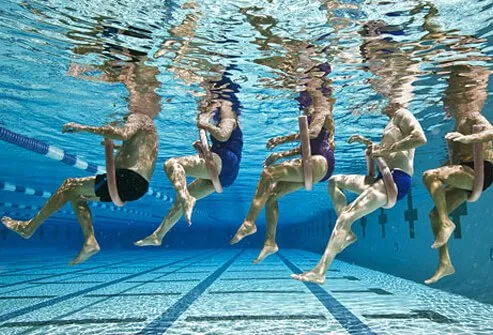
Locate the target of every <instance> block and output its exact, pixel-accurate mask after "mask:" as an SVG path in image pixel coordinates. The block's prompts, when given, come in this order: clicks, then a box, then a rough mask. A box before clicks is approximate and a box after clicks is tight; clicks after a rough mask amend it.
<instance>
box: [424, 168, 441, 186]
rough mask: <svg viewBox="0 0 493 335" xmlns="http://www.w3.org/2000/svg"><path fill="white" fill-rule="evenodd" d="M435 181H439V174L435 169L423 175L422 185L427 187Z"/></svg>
mask: <svg viewBox="0 0 493 335" xmlns="http://www.w3.org/2000/svg"><path fill="white" fill-rule="evenodd" d="M436 180H439V173H438V170H437V169H433V170H428V171H425V172H424V173H423V183H424V184H425V185H429V184H431V183H432V182H434V181H436Z"/></svg>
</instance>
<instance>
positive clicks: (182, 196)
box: [164, 153, 222, 224]
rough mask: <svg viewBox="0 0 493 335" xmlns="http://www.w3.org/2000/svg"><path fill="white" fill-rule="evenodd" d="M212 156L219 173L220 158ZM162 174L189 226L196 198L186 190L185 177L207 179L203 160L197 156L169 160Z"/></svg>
mask: <svg viewBox="0 0 493 335" xmlns="http://www.w3.org/2000/svg"><path fill="white" fill-rule="evenodd" d="M212 155H213V157H214V162H215V163H216V166H217V167H218V169H217V170H218V172H220V171H221V168H222V163H221V158H220V157H219V156H218V155H217V154H215V153H213V154H212ZM164 172H165V173H166V175H167V176H168V178H169V180H170V181H171V183H172V184H173V187H174V188H175V190H176V200H177V202H178V204H179V205H180V206H181V208H182V210H183V212H184V214H185V219H186V220H187V222H188V223H189V224H191V219H192V211H193V206H194V205H195V202H196V198H195V197H193V196H192V195H191V194H190V191H189V190H188V188H187V176H191V177H194V178H197V179H209V174H208V173H207V166H206V163H205V160H204V159H202V158H200V157H199V156H198V155H194V156H184V157H177V158H170V159H168V160H167V161H166V163H164ZM180 215H181V214H180Z"/></svg>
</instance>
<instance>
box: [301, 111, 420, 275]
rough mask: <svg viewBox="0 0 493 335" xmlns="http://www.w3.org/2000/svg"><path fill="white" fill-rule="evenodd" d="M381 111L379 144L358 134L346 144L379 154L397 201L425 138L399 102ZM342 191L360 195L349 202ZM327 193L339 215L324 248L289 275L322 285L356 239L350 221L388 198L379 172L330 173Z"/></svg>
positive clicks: (404, 190)
mask: <svg viewBox="0 0 493 335" xmlns="http://www.w3.org/2000/svg"><path fill="white" fill-rule="evenodd" d="M383 114H385V115H387V116H388V117H389V118H390V120H389V123H388V124H387V126H386V127H385V130H384V133H383V136H382V140H381V141H380V143H379V144H378V145H377V144H374V143H372V142H371V141H370V140H368V139H366V138H364V137H363V136H360V135H354V136H351V137H350V139H349V143H362V144H365V145H367V150H370V154H371V155H372V157H381V158H382V159H383V160H384V161H385V163H386V165H387V167H388V168H389V169H390V171H391V173H392V177H393V180H394V182H395V184H396V186H397V191H398V193H397V200H400V199H402V198H403V197H404V196H406V194H407V193H408V191H409V189H410V188H411V176H412V175H413V163H414V162H413V160H414V150H415V148H416V147H418V146H420V145H423V144H425V143H426V138H425V135H424V132H423V129H422V128H421V125H420V124H419V122H418V121H417V120H416V118H415V117H414V116H413V115H412V114H411V113H410V112H409V111H407V110H406V109H404V108H401V107H400V106H399V105H390V106H388V107H387V108H385V109H384V110H383ZM343 190H348V191H351V192H354V193H357V194H359V196H358V197H357V198H356V199H355V200H354V201H353V202H352V203H350V204H349V205H348V204H347V201H346V196H345V195H344V193H343ZM329 193H330V196H331V199H332V202H333V204H334V207H335V210H336V213H337V215H338V218H337V221H336V224H335V227H334V230H333V232H332V235H331V237H330V240H329V243H328V245H327V248H326V249H325V252H324V254H323V256H322V258H321V260H320V261H319V263H318V264H317V265H316V266H315V268H313V269H312V270H310V271H308V272H305V273H303V274H299V275H298V274H296V275H292V277H293V278H294V279H297V280H301V281H307V282H312V283H316V284H323V283H324V282H325V274H326V272H327V271H328V269H329V267H330V265H331V264H332V261H333V260H334V258H335V256H336V255H337V254H338V253H340V252H341V251H342V250H344V249H345V248H346V247H347V246H349V245H350V244H352V243H354V242H356V239H357V238H356V235H354V233H353V232H352V230H351V226H352V224H353V223H354V222H355V221H356V220H359V219H360V218H362V217H363V216H365V215H368V214H370V213H371V212H373V211H375V210H377V209H378V208H381V207H383V206H385V205H386V204H387V200H388V199H387V192H386V188H385V185H384V182H383V180H382V176H381V174H380V175H379V176H378V177H377V178H376V179H374V180H372V178H371V177H369V176H365V175H336V176H333V177H332V178H331V179H330V180H329Z"/></svg>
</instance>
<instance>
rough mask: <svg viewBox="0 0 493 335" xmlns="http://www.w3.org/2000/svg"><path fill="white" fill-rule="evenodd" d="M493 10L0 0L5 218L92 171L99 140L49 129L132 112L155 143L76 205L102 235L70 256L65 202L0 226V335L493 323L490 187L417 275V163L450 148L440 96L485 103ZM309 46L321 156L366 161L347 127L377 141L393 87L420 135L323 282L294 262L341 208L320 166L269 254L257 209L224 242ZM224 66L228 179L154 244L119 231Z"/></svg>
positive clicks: (136, 219)
mask: <svg viewBox="0 0 493 335" xmlns="http://www.w3.org/2000/svg"><path fill="white" fill-rule="evenodd" d="M492 23H493V1H492V0H481V1H476V0H467V1H464V0H433V1H421V0H409V1H398V0H388V1H383V0H382V1H380V0H379V1H373V0H372V1H370V0H367V1H365V0H338V1H324V0H319V1H315V0H301V1H290V0H272V1H271V0H269V1H262V0H258V1H246V0H235V1H232V0H228V1H221V2H217V1H213V0H204V1H200V2H193V1H184V0H183V1H182V0H164V1H163V0H159V1H158V0H148V1H145V2H142V1H132V0H127V1H118V0H105V1H101V0H80V1H76V2H66V1H59V0H22V1H21V0H3V1H1V2H0V171H1V173H0V217H1V216H4V215H5V216H11V217H13V218H16V219H20V220H27V219H29V218H31V217H33V215H35V214H36V213H37V212H38V211H39V210H40V209H41V206H43V204H44V203H45V202H46V201H47V199H48V198H49V197H50V196H51V195H53V193H54V192H55V191H56V190H57V188H58V187H59V186H60V185H61V184H62V183H63V181H64V180H65V179H67V178H79V177H88V176H92V175H94V174H97V173H101V172H102V171H104V170H105V160H104V147H103V146H102V145H101V140H102V138H101V137H100V136H94V135H91V134H81V133H74V134H70V133H66V134H62V132H61V130H62V127H63V125H64V124H66V123H67V122H77V123H81V124H85V125H86V124H87V125H94V126H99V125H104V124H108V123H112V122H116V123H118V122H120V123H121V122H122V120H124V118H125V116H127V114H128V112H129V111H138V110H145V112H146V113H147V114H148V115H150V116H151V117H152V118H153V119H154V123H155V126H156V129H157V132H158V136H159V143H158V144H159V149H158V154H157V161H156V169H155V172H154V175H153V177H152V180H151V181H150V189H149V192H148V193H147V194H146V195H145V196H144V197H142V198H141V199H140V200H138V201H134V202H129V203H127V204H126V205H125V206H124V207H117V206H115V205H113V204H111V203H98V202H92V203H90V210H91V212H92V218H93V223H94V227H95V232H96V238H97V240H98V242H99V244H100V246H101V252H100V253H98V254H97V255H94V256H93V257H92V258H90V259H89V260H88V261H87V262H85V263H83V264H80V265H77V266H75V267H70V266H69V265H68V262H69V261H70V260H71V259H72V258H73V257H74V256H75V255H76V254H77V252H78V251H79V249H80V247H81V245H82V243H83V234H82V232H81V229H80V226H79V224H78V222H77V220H76V218H75V216H74V212H73V210H72V208H71V207H70V206H69V205H66V206H65V207H63V208H62V209H61V210H60V211H58V212H57V213H56V214H54V215H53V216H51V217H50V218H49V219H48V220H47V221H46V222H45V223H44V224H43V225H42V226H41V227H40V228H39V229H38V231H37V232H36V233H35V234H34V235H33V237H32V238H31V239H30V240H27V241H26V240H23V239H22V238H21V237H19V236H17V235H16V234H14V233H13V232H11V231H9V230H8V229H7V228H6V227H4V226H3V225H1V226H0V334H2V335H3V334H163V333H166V334H485V335H486V334H488V335H491V334H493V320H492V316H493V281H492V280H491V278H493V224H492V223H493V222H492V221H493V220H492V215H493V212H492V208H491V203H492V201H493V193H492V191H491V190H486V191H485V192H484V193H483V194H482V196H481V198H480V200H479V201H477V202H475V203H464V204H463V205H461V206H460V207H459V208H457V209H456V210H455V211H454V212H453V213H451V215H450V217H451V219H452V220H453V222H454V223H455V224H456V226H457V227H456V229H455V231H454V233H453V234H452V236H451V239H450V242H449V245H450V253H451V258H452V261H453V264H454V266H455V270H456V273H455V274H454V275H453V276H447V277H445V278H443V279H442V280H441V281H440V282H438V283H436V284H433V285H430V286H427V285H424V283H423V281H424V280H425V279H427V278H429V277H430V276H431V275H432V274H433V272H434V270H435V269H436V266H437V264H438V256H437V252H436V250H434V249H431V248H430V245H431V244H432V243H433V233H432V229H431V225H430V220H429V216H428V215H429V212H430V211H431V209H432V208H433V203H432V200H431V198H430V195H429V193H428V191H427V190H426V189H425V187H424V186H423V182H422V175H423V173H424V172H425V171H426V170H429V169H433V168H437V167H439V166H442V165H444V164H446V162H447V158H448V153H447V143H446V141H445V140H444V136H445V135H446V134H447V133H448V132H450V131H452V130H453V129H454V125H455V119H454V118H453V109H454V108H455V107H456V106H458V108H464V106H466V107H468V108H475V106H480V107H481V106H483V102H484V106H483V107H482V108H480V112H481V114H482V115H483V116H484V117H485V118H486V119H487V120H489V121H490V122H491V121H493V108H492V106H493V101H492V94H491V93H492V92H493V86H492V81H491V80H489V79H490V78H489V77H490V74H491V71H492V70H493V67H492V62H491V59H492V57H493V28H492V27H493V24H492ZM372 27H373V28H375V29H373V28H372ZM372 29H373V30H372ZM307 55H308V56H307ZM307 59H308V60H307ZM304 62H305V63H304ZM310 62H315V63H316V64H319V65H320V64H326V65H327V64H330V68H331V72H330V74H329V75H328V76H327V78H326V79H327V81H326V82H325V84H326V85H327V86H326V87H325V88H324V89H325V90H326V91H325V93H324V94H331V99H332V98H333V99H334V110H333V118H334V124H335V136H334V140H335V148H336V149H335V161H336V164H335V172H334V173H335V174H364V173H365V170H366V165H365V158H364V152H363V149H362V147H361V146H360V147H358V146H354V145H350V144H348V143H347V140H348V138H349V137H350V136H351V135H354V134H361V135H363V136H366V137H368V138H370V139H371V140H372V141H377V140H379V138H380V137H381V136H382V133H383V129H384V127H385V125H386V124H387V122H388V118H387V117H386V116H384V115H382V113H381V111H382V110H384V108H385V107H386V106H388V105H391V104H392V103H398V104H400V105H402V106H404V107H405V108H407V109H408V110H409V111H410V112H411V113H412V114H413V115H414V116H415V117H416V119H417V120H418V121H419V122H420V124H421V126H422V128H423V130H424V133H425V135H426V137H427V144H426V145H424V146H422V147H419V148H417V150H416V154H415V166H414V175H413V177H412V186H411V192H410V193H409V194H407V195H406V197H405V198H404V199H402V200H401V201H399V202H397V204H396V206H395V207H393V208H391V209H379V210H377V211H375V212H373V213H371V214H369V215H367V216H366V217H363V218H361V219H360V220H357V221H356V222H355V223H354V225H353V231H354V233H355V234H356V236H357V237H358V241H357V243H355V244H353V245H351V246H350V247H348V248H347V249H346V250H344V251H343V252H342V253H341V254H339V255H338V257H337V259H336V261H335V262H334V264H333V265H332V267H331V268H330V271H329V272H328V275H327V281H326V282H325V283H324V284H323V285H320V286H319V285H315V284H305V283H302V282H298V281H295V280H293V279H292V278H290V275H291V274H293V273H301V272H303V271H307V270H309V269H311V268H312V267H313V266H315V264H316V263H317V262H318V260H319V259H320V255H321V254H322V252H323V250H324V249H325V247H326V244H327V241H328V239H329V237H330V234H331V232H332V229H333V227H334V225H335V222H336V219H337V217H336V213H335V211H334V208H333V206H332V203H331V200H330V198H329V196H328V194H327V183H326V182H325V183H318V184H316V185H314V188H313V190H312V191H310V192H308V191H305V190H299V191H297V192H294V193H292V194H289V195H287V196H285V197H283V198H282V199H281V200H280V201H279V226H278V229H277V243H278V245H279V247H280V251H279V253H277V254H275V255H272V256H270V257H268V258H267V259H265V260H264V261H263V262H262V263H260V264H256V265H254V264H252V260H253V259H255V257H256V256H257V255H258V253H259V251H260V249H261V247H262V245H263V238H264V234H265V230H266V229H265V223H266V222H265V221H266V220H265V215H264V213H263V212H262V213H261V215H260V216H259V219H258V220H257V227H258V232H257V234H255V235H253V236H251V237H248V238H245V239H244V240H243V241H241V243H239V244H238V245H235V246H231V245H230V244H229V243H228V242H229V240H230V239H231V238H232V236H233V235H234V233H235V232H236V229H237V228H238V227H239V225H240V224H241V223H242V222H243V220H244V218H245V216H246V214H247V211H248V209H249V207H250V204H251V201H252V198H253V196H254V193H255V190H256V187H257V183H258V180H259V178H260V175H261V173H262V169H263V164H262V163H263V162H264V160H265V159H266V157H267V156H268V154H269V153H270V152H269V150H267V149H266V142H267V141H268V140H269V139H270V138H272V137H274V136H281V135H286V134H291V133H293V132H294V131H297V129H298V123H297V122H298V121H297V117H298V116H299V115H300V110H299V107H298V101H297V100H296V98H297V97H298V96H299V94H300V92H301V91H302V90H303V85H304V82H303V81H302V80H301V81H300V79H299V76H300V75H299V74H300V73H302V72H303V71H305V70H306V69H304V68H303V66H304V65H306V64H312V63H310ZM300 64H301V65H300ZM223 71H227V72H228V73H229V77H230V78H231V80H232V81H233V82H234V83H236V84H238V85H240V88H239V89H238V91H239V92H237V93H236V95H237V97H238V100H239V101H240V103H241V115H240V116H239V124H240V125H241V129H242V131H243V141H244V144H243V151H242V160H241V164H240V170H239V174H238V178H237V179H236V181H235V182H234V184H233V185H232V186H231V187H229V188H227V189H225V190H224V192H223V193H222V194H212V195H210V196H208V197H207V198H205V199H201V200H200V201H198V202H197V205H196V206H195V209H194V212H193V220H192V221H193V224H192V225H191V226H188V225H187V224H186V222H185V221H184V220H183V219H180V221H179V222H178V223H177V225H176V226H175V227H174V228H173V229H172V230H171V231H170V232H169V234H168V235H166V237H165V238H164V240H163V244H162V246H160V247H158V248H151V247H148V248H138V247H135V246H134V245H133V242H135V241H137V240H140V239H142V238H144V237H145V236H147V235H149V234H150V233H152V232H153V231H154V229H155V228H156V227H157V226H158V225H159V224H160V223H161V221H162V219H163V218H164V216H165V215H166V213H167V212H168V210H169V209H170V208H171V206H172V203H173V201H174V200H175V198H176V194H175V190H174V188H173V186H172V184H171V183H170V181H169V180H168V178H167V177H166V174H165V172H164V171H163V165H164V163H165V162H166V161H167V160H168V159H169V158H172V157H179V156H184V155H193V154H195V151H194V149H193V148H192V143H193V142H194V141H196V140H197V138H198V134H197V125H196V123H197V113H198V111H197V108H198V103H199V99H200V97H203V95H204V87H203V85H202V84H203V81H204V80H205V79H206V78H214V76H217V75H218V74H220V73H222V72H223ZM81 73H83V75H81ZM327 92H329V93H327ZM466 109H467V108H466ZM292 148H294V146H290V145H287V146H286V149H292ZM348 199H349V200H353V199H354V197H353V196H351V195H349V196H348Z"/></svg>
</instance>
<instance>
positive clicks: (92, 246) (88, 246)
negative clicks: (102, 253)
mask: <svg viewBox="0 0 493 335" xmlns="http://www.w3.org/2000/svg"><path fill="white" fill-rule="evenodd" d="M99 250H100V248H99V244H98V242H96V241H94V242H91V243H84V245H83V246H82V249H81V250H80V252H79V254H78V255H77V257H75V258H74V259H73V260H72V261H71V262H70V263H69V265H77V264H80V263H83V262H85V261H86V260H87V259H88V258H89V257H91V256H92V255H94V254H96V253H98V252H99Z"/></svg>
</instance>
